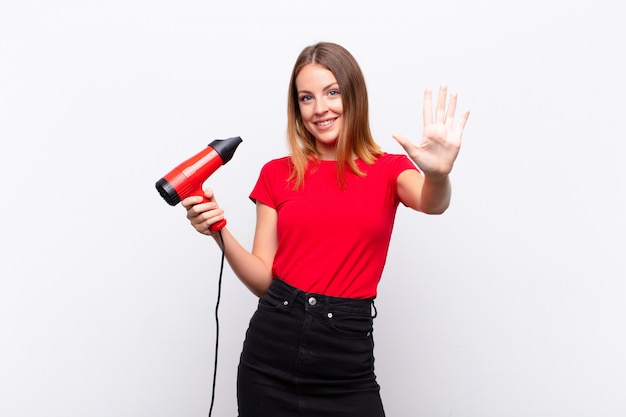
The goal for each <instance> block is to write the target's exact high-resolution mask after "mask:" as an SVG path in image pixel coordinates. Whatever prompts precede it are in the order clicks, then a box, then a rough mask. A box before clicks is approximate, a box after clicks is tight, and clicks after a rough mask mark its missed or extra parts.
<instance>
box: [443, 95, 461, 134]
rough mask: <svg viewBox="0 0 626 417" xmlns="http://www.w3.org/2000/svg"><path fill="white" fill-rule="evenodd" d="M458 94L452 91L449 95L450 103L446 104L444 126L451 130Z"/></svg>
mask: <svg viewBox="0 0 626 417" xmlns="http://www.w3.org/2000/svg"><path fill="white" fill-rule="evenodd" d="M457 98H458V95H457V94H456V93H452V94H451V95H450V103H449V104H448V109H447V110H446V127H447V128H448V129H450V130H452V126H453V125H454V113H455V112H456V102H457Z"/></svg>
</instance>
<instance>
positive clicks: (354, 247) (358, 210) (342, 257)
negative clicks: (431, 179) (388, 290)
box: [250, 154, 417, 298]
mask: <svg viewBox="0 0 626 417" xmlns="http://www.w3.org/2000/svg"><path fill="white" fill-rule="evenodd" d="M356 162H357V165H358V167H359V169H360V170H361V171H362V172H364V173H365V174H366V176H365V177H359V176H358V175H356V174H354V173H352V171H351V170H350V169H349V168H346V171H345V176H346V183H347V188H346V189H345V190H342V189H341V188H340V186H339V185H338V181H337V171H336V162H335V161H320V162H319V165H318V164H315V163H310V164H309V167H308V169H307V172H306V174H305V177H304V185H303V187H302V188H300V189H299V190H297V191H293V183H292V182H289V181H288V178H289V175H290V173H291V168H292V163H291V159H290V158H289V157H283V158H280V159H275V160H272V161H270V162H268V163H267V164H265V166H264V167H263V168H262V170H261V174H260V176H259V179H258V181H257V183H256V185H255V187H254V189H253V190H252V193H251V194H250V198H251V199H252V200H253V201H259V202H261V203H263V204H266V205H268V206H270V207H272V208H274V209H275V210H276V212H277V215H278V224H277V232H278V249H277V251H276V255H275V257H274V265H273V268H272V272H273V274H274V276H276V277H279V278H280V279H282V280H283V281H285V282H287V283H288V284H290V285H292V286H294V287H296V288H299V289H301V290H303V291H305V292H311V293H317V294H325V295H331V296H335V297H349V298H370V297H374V296H376V292H377V286H378V282H379V281H380V277H381V275H382V272H383V267H384V266H385V260H386V258H387V251H388V248H389V241H390V239H391V231H392V229H393V223H394V219H395V215H396V209H397V208H398V204H399V203H400V200H399V198H398V192H397V186H396V180H397V178H398V175H400V173H401V172H403V171H405V170H407V169H417V168H416V167H415V165H414V164H413V163H412V162H411V161H410V160H409V158H407V157H406V156H405V155H393V154H384V155H382V156H380V157H379V158H378V159H377V160H376V162H374V164H372V165H367V164H366V163H364V162H362V161H361V160H357V161H356Z"/></svg>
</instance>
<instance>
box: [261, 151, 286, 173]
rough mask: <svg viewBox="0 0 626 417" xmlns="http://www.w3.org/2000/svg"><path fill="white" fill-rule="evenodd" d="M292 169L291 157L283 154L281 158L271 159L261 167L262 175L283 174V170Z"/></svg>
mask: <svg viewBox="0 0 626 417" xmlns="http://www.w3.org/2000/svg"><path fill="white" fill-rule="evenodd" d="M292 169H293V162H291V157H289V156H283V157H281V158H276V159H272V160H270V161H268V162H266V163H265V164H264V165H263V167H262V168H261V174H262V175H275V174H283V173H285V172H291V170H292Z"/></svg>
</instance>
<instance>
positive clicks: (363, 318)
mask: <svg viewBox="0 0 626 417" xmlns="http://www.w3.org/2000/svg"><path fill="white" fill-rule="evenodd" d="M373 311H375V310H374V309H373V300H372V299H368V300H362V299H349V298H338V297H329V296H325V295H319V294H309V293H305V292H303V291H301V290H299V289H297V288H294V287H292V286H290V285H288V284H286V283H285V282H284V281H281V280H280V279H278V278H275V279H274V281H273V283H272V285H271V286H270V288H269V289H268V291H267V293H266V294H265V295H264V296H263V297H261V298H260V299H259V305H258V308H257V311H256V312H255V313H254V315H253V316H252V319H251V320H250V326H249V328H248V331H247V333H246V339H245V342H244V346H243V351H242V353H241V360H240V363H239V369H238V378H237V399H238V405H239V417H322V416H324V417H383V416H384V415H385V413H384V411H383V406H382V402H381V399H380V387H379V385H378V383H377V382H376V375H375V374H374V354H373V351H374V339H373V336H372V330H373V328H372V324H373V317H374V315H372V312H373Z"/></svg>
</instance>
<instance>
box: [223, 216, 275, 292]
mask: <svg viewBox="0 0 626 417" xmlns="http://www.w3.org/2000/svg"><path fill="white" fill-rule="evenodd" d="M213 238H214V239H215V241H216V242H217V244H218V246H220V247H221V245H222V240H221V239H220V237H219V235H218V234H217V233H215V234H214V235H213ZM222 239H223V243H224V255H225V257H226V260H227V261H228V264H229V265H230V267H231V268H232V270H233V272H234V273H235V275H237V277H238V278H239V280H240V281H241V282H242V283H243V284H244V285H245V286H246V287H247V288H248V289H249V290H250V291H252V293H253V294H255V295H256V296H258V297H260V296H262V295H263V294H265V291H266V290H267V288H268V287H269V286H270V284H271V282H272V271H271V266H268V265H266V263H265V262H264V261H263V260H262V259H261V258H259V257H258V256H256V255H254V254H253V253H251V252H249V251H248V250H246V249H245V248H244V247H243V246H241V244H240V243H239V242H238V241H237V239H235V237H234V236H233V235H232V234H231V233H230V232H229V231H228V229H227V228H224V229H222Z"/></svg>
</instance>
